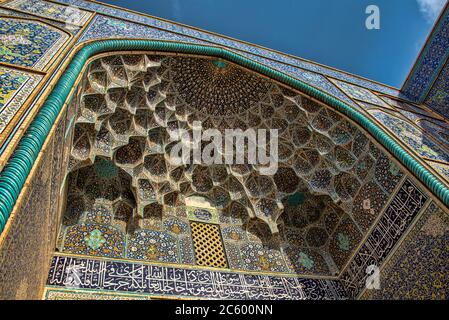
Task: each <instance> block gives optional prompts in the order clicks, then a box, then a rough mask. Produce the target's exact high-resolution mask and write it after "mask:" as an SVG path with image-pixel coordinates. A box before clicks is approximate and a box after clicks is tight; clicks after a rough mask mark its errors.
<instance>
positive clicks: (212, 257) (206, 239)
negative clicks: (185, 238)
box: [190, 221, 228, 268]
mask: <svg viewBox="0 0 449 320" xmlns="http://www.w3.org/2000/svg"><path fill="white" fill-rule="evenodd" d="M190 227H191V229H192V240H193V245H194V247H195V257H196V264H197V265H199V266H206V267H217V268H226V267H227V266H228V264H227V262H226V255H225V252H224V247H223V243H222V240H221V234H220V227H219V226H218V225H215V224H209V223H198V222H193V221H192V222H191V223H190Z"/></svg>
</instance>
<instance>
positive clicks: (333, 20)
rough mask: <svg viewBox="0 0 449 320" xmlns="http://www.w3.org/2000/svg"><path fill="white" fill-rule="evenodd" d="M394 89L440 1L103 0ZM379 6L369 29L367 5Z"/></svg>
mask: <svg viewBox="0 0 449 320" xmlns="http://www.w3.org/2000/svg"><path fill="white" fill-rule="evenodd" d="M102 1H103V2H106V3H110V4H114V5H117V6H121V7H126V8H129V9H132V10H136V11H140V12H145V13H148V14H151V15H154V16H158V17H162V18H166V19H170V20H174V21H178V22H181V23H184V24H187V25H191V26H195V27H198V28H202V29H206V30H209V31H213V32H217V33H220V34H224V35H227V36H230V37H233V38H237V39H241V40H245V41H248V42H252V43H255V44H259V45H262V46H265V47H268V48H273V49H276V50H279V51H282V52H286V53H290V54H293V55H296V56H299V57H302V58H306V59H309V60H312V61H316V62H319V63H322V64H325V65H328V66H332V67H335V68H338V69H341V70H345V71H348V72H351V73H354V74H357V75H360V76H364V77H367V78H369V79H373V80H376V81H379V82H382V83H385V84H389V85H391V86H395V87H400V86H401V85H402V83H403V81H404V80H405V78H406V76H407V74H408V72H409V70H410V68H411V66H412V64H413V63H414V61H415V59H416V56H417V55H418V53H419V50H420V49H421V47H422V45H423V44H424V42H425V39H426V37H427V35H428V34H429V32H430V31H431V29H432V26H433V24H434V22H435V20H436V18H437V16H438V14H439V12H440V11H441V8H442V7H443V5H444V3H445V1H446V0H307V1H305V0H275V1H273V0H144V1H130V0H102ZM371 4H374V5H377V6H378V7H379V9H380V30H367V29H366V28H365V20H366V18H367V14H365V9H366V7H367V6H368V5H371Z"/></svg>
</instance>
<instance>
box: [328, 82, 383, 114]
mask: <svg viewBox="0 0 449 320" xmlns="http://www.w3.org/2000/svg"><path fill="white" fill-rule="evenodd" d="M331 81H332V82H334V83H335V84H336V85H337V86H339V87H340V88H341V89H342V90H343V91H344V92H346V93H347V94H348V95H349V96H350V97H351V98H354V99H356V100H361V101H364V102H368V103H371V104H374V105H377V106H381V107H382V106H384V105H385V103H384V102H383V101H382V100H381V99H380V98H378V97H377V96H376V95H375V94H373V93H372V92H370V91H369V90H367V89H365V88H362V87H358V86H355V85H353V84H350V83H346V82H343V81H339V80H335V79H332V80H331Z"/></svg>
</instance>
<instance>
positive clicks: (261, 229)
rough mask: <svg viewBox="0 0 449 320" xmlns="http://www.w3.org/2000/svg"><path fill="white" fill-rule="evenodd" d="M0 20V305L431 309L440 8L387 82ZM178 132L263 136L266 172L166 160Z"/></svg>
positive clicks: (18, 9)
mask: <svg viewBox="0 0 449 320" xmlns="http://www.w3.org/2000/svg"><path fill="white" fill-rule="evenodd" d="M74 10H75V12H76V15H75V18H73V15H70V16H69V14H70V13H71V12H72V13H73V11H74ZM0 15H1V17H0V42H1V44H2V47H1V50H2V55H1V57H0V79H1V80H0V81H1V82H0V83H1V91H0V132H1V136H0V170H1V172H0V227H1V238H0V266H1V267H0V297H1V298H2V299H51V300H53V299H153V298H156V299H158V298H174V299H184V298H194V299H197V298H200V299H298V300H304V299H310V300H319V299H447V298H448V296H447V292H448V283H447V280H448V279H449V274H448V270H449V268H448V258H449V249H448V243H449V241H448V236H449V216H448V207H447V206H448V204H449V190H448V183H449V151H448V150H449V121H448V111H447V110H448V103H449V98H448V97H449V82H448V79H449V77H448V75H447V74H448V70H449V69H448V68H449V67H448V56H449V21H448V20H449V9H448V6H446V7H445V9H444V10H443V12H442V14H441V16H440V18H439V19H438V21H437V23H436V25H435V27H434V29H433V31H432V33H431V34H430V36H429V38H428V40H427V42H426V44H425V46H424V48H423V50H422V52H421V54H420V55H419V57H418V58H417V61H416V63H415V64H414V66H413V67H412V70H411V72H410V74H409V76H408V78H407V79H406V81H405V83H404V85H403V87H402V88H401V89H396V88H392V87H388V86H385V85H382V84H380V83H376V82H373V81H370V80H367V79H363V78H360V77H358V76H354V75H351V74H348V73H346V72H343V71H339V70H335V69H332V68H328V67H325V66H322V65H319V64H315V63H313V62H310V61H306V60H303V59H300V58H297V57H293V56H290V55H286V54H282V53H279V52H276V51H272V50H270V49H266V48H262V47H259V46H256V45H252V44H248V43H245V42H241V41H238V40H234V39H231V38H227V37H224V36H220V35H216V34H212V33H209V32H206V31H202V30H199V29H195V28H191V27H188V26H184V25H180V24H177V23H175V22H170V21H166V20H163V19H159V18H156V17H152V16H147V15H143V14H139V13H135V12H131V11H127V10H125V9H120V8H116V7H112V6H108V5H106V4H101V3H98V2H90V1H78V0H59V1H31V0H13V1H3V2H1V3H0ZM195 121H201V122H202V125H203V127H204V128H206V129H207V128H214V129H217V130H218V131H220V132H224V131H225V130H226V129H241V130H242V131H244V130H246V129H250V128H251V129H267V130H269V129H277V130H278V133H279V139H278V151H279V152H278V153H279V154H278V155H279V157H278V170H277V171H276V172H275V173H274V174H272V175H262V174H261V173H260V170H259V168H258V167H257V165H250V164H243V165H233V164H213V165H204V164H195V163H193V164H185V165H178V166H175V165H173V163H172V161H170V160H171V159H170V150H171V147H172V141H171V140H170V134H171V133H172V132H173V131H175V130H178V129H184V130H187V131H191V130H192V128H193V124H194V122H195ZM374 276H378V279H379V280H380V281H379V282H380V283H377V284H378V285H379V286H377V285H376V286H375V287H377V288H373V286H372V284H373V282H371V280H372V278H373V277H374Z"/></svg>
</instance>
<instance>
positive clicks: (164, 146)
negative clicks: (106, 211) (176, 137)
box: [65, 54, 400, 267]
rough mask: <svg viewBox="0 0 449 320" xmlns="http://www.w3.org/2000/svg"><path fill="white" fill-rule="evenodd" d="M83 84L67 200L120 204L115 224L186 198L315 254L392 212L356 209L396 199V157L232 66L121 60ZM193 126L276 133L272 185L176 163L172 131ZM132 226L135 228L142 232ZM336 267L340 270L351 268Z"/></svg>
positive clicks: (234, 168)
mask: <svg viewBox="0 0 449 320" xmlns="http://www.w3.org/2000/svg"><path fill="white" fill-rule="evenodd" d="M81 86H82V94H81V96H80V98H79V101H78V110H77V117H76V122H75V128H74V138H73V145H72V149H71V157H70V165H69V168H68V172H71V173H70V175H69V180H70V183H69V195H68V197H69V201H68V202H69V203H81V204H82V206H83V207H86V206H89V204H92V203H93V202H92V201H93V200H94V199H95V198H96V197H97V198H98V197H104V198H107V199H108V200H109V201H112V202H114V201H115V202H117V203H118V204H116V206H118V209H116V211H115V212H116V213H115V217H114V219H117V220H120V221H127V222H128V223H130V221H134V220H136V221H137V220H138V219H137V218H138V217H140V218H143V217H144V216H148V217H150V213H149V212H150V211H151V210H148V206H155V205H156V204H157V205H161V206H181V205H182V204H183V201H184V199H185V197H188V196H191V195H201V196H204V197H206V198H207V199H209V200H210V201H211V203H212V204H213V206H214V207H216V208H218V209H221V212H222V214H223V215H225V216H244V217H245V218H244V219H245V221H247V222H246V228H247V230H249V232H250V233H251V234H253V235H254V237H256V238H257V237H259V238H261V239H265V240H266V241H267V242H273V241H274V240H273V239H274V238H278V239H281V238H282V239H287V238H290V239H293V238H295V239H293V240H292V241H296V242H299V243H302V244H306V245H307V246H309V247H311V248H322V249H323V248H324V249H325V250H330V249H326V248H331V247H333V248H336V249H335V250H337V251H338V250H342V251H345V249H346V243H347V242H348V241H349V242H351V246H350V247H351V248H353V247H355V246H356V245H357V241H359V240H360V239H361V238H362V233H363V232H364V231H366V226H367V225H369V224H370V223H371V222H372V221H373V220H374V218H375V216H376V215H377V214H378V213H379V212H380V210H381V208H382V204H379V205H378V201H377V200H374V199H371V202H370V205H366V204H365V205H364V206H363V208H364V209H366V208H368V209H374V210H375V211H376V212H375V214H373V215H372V217H368V218H366V217H365V216H363V214H362V216H360V212H359V211H360V210H359V209H357V210H358V211H357V212H356V210H355V208H359V207H360V205H361V203H362V202H363V201H364V200H366V198H367V197H369V196H364V195H363V194H362V191H361V190H363V189H364V187H365V186H367V185H370V184H371V185H372V184H375V186H374V189H376V188H378V189H379V190H380V191H378V190H377V189H376V190H373V192H374V194H375V193H376V192H378V193H379V192H380V193H382V194H383V193H385V192H390V191H391V190H389V188H391V185H393V186H394V183H393V182H397V181H398V179H399V178H400V175H398V172H400V171H399V170H397V171H396V175H394V174H393V173H391V171H390V173H388V172H387V173H385V174H382V176H384V177H383V179H384V178H385V176H388V174H390V176H391V177H390V181H391V183H390V184H391V185H390V186H388V185H383V186H379V183H378V182H376V181H375V179H376V178H375V175H374V167H375V164H376V161H378V160H379V159H385V158H386V159H387V161H389V160H388V157H386V156H385V155H383V153H381V152H380V150H379V149H377V147H375V145H374V144H373V143H372V142H370V140H369V139H368V138H367V137H366V136H365V135H364V133H363V132H362V131H361V130H360V129H358V128H357V127H356V126H355V125H353V124H352V123H350V122H349V121H348V120H346V119H345V118H343V117H342V116H341V115H339V114H337V113H336V112H334V111H332V110H331V109H330V108H328V107H326V106H323V105H321V104H318V103H316V102H314V101H312V100H311V99H308V98H307V97H305V96H303V95H301V94H299V93H297V92H295V91H292V90H290V89H288V88H286V87H283V86H281V85H278V84H276V83H274V82H273V81H271V80H268V79H266V78H263V77H261V76H259V75H256V74H254V73H252V72H249V71H247V70H245V69H242V68H241V67H238V66H235V65H233V64H231V63H228V62H224V61H217V60H214V59H209V58H198V57H188V56H182V55H177V56H167V55H145V54H134V55H112V56H108V57H104V58H99V59H97V60H95V61H93V62H92V63H90V65H89V67H88V71H87V73H86V75H85V76H84V78H83V82H82V84H81ZM194 121H202V125H203V129H206V128H218V129H219V130H220V131H222V132H223V130H225V129H228V128H241V129H243V130H245V129H247V128H254V129H270V128H276V129H278V130H279V169H278V171H277V172H276V174H274V175H272V176H264V175H261V174H260V171H259V170H260V168H259V167H258V166H257V165H212V166H205V165H201V164H198V165H197V164H192V165H184V166H173V165H172V164H171V162H170V160H171V159H170V153H169V151H170V148H171V142H170V140H169V133H170V131H171V130H175V129H178V128H183V129H186V130H188V131H189V132H191V131H192V127H193V122H194ZM387 167H388V166H387ZM376 170H377V169H376ZM376 174H377V172H376ZM75 176H77V177H78V178H77V179H75ZM80 176H83V177H85V179H84V178H83V179H80V178H79V177H80ZM104 176H107V178H106V179H105V177H104ZM73 179H75V180H76V183H75V180H73ZM79 184H80V185H79ZM108 188H110V191H111V194H109V193H108V192H107V190H109V189H108ZM357 197H359V198H358V199H357V200H356V198H357ZM109 198H110V199H109ZM78 208H79V206H78ZM126 208H132V210H131V211H130V210H128V211H127V209H126ZM364 209H363V210H364ZM363 210H362V211H363ZM75 211H76V210H71V209H70V206H69V208H68V210H67V213H66V220H65V221H66V222H67V223H70V221H75V220H76V219H75V218H74V217H76V215H77V214H78V215H79V212H78V213H77V212H75ZM368 211H369V210H368ZM117 212H120V215H119V214H118V213H117ZM130 212H131V213H130ZM122 213H123V214H122ZM127 214H131V215H133V216H134V220H133V219H131V218H132V217H128V216H127ZM148 219H150V218H148ZM157 219H158V218H157V214H156V215H155V216H151V219H150V220H154V222H153V223H157ZM367 219H368V221H369V222H368V223H366V220H367ZM357 220H359V221H357ZM131 224H132V225H133V226H132V227H130V226H128V227H127V228H128V229H133V228H134V227H138V223H131ZM344 228H346V229H348V228H349V229H351V228H352V229H354V231H353V232H352V231H351V232H352V233H351V234H347V233H345V230H346V229H344ZM349 229H348V230H349ZM352 229H351V230H352ZM298 230H299V231H298ZM336 233H340V236H337V235H336ZM273 237H274V238H273ZM267 239H269V240H267ZM332 239H337V240H335V241H338V243H337V244H335V243H333V242H332V241H334V240H332ZM348 250H349V249H348ZM348 255H349V254H348ZM345 256H347V255H346V254H345ZM335 260H336V265H337V267H341V266H342V265H343V263H344V261H343V260H344V259H342V261H339V260H338V259H335ZM331 264H332V263H331Z"/></svg>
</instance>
